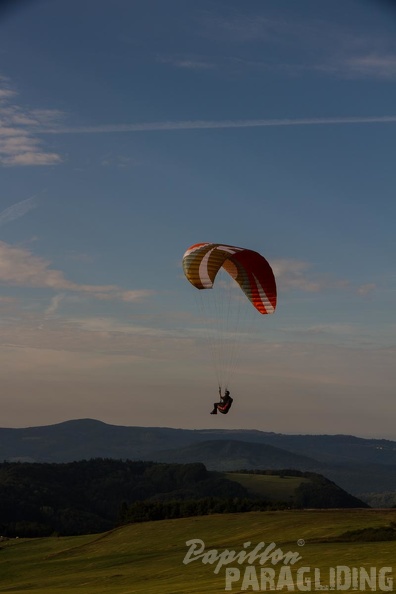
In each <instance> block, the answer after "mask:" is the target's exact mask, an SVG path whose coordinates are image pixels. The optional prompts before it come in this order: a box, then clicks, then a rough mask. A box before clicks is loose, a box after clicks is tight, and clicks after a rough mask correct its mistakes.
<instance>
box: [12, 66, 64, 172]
mask: <svg viewBox="0 0 396 594" xmlns="http://www.w3.org/2000/svg"><path fill="white" fill-rule="evenodd" d="M16 96H17V93H16V92H15V91H14V90H13V89H11V88H10V87H9V85H8V82H7V80H6V79H5V78H4V77H0V165H5V166H22V165H24V166H25V165H33V166H34V165H55V164H57V163H60V162H61V161H62V158H61V156H60V155H59V154H58V153H54V152H47V151H45V150H44V149H43V146H42V140H41V139H40V138H39V137H38V136H37V134H36V130H37V128H38V127H42V126H49V125H54V123H55V121H57V120H58V118H59V116H60V112H59V111H57V110H40V109H24V108H22V107H21V106H20V105H18V104H17V102H16V99H15V98H16Z"/></svg>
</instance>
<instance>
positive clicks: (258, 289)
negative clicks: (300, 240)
mask: <svg viewBox="0 0 396 594" xmlns="http://www.w3.org/2000/svg"><path fill="white" fill-rule="evenodd" d="M221 268H224V269H225V270H226V271H227V272H228V274H229V275H230V276H231V277H232V278H233V279H234V280H235V281H236V282H237V283H238V285H239V286H240V287H241V289H242V291H243V292H244V293H245V295H246V296H247V297H248V299H249V300H250V301H251V303H252V304H253V306H254V307H255V308H256V309H257V311H259V312H260V313H261V314H270V313H274V311H275V308H276V283H275V277H274V273H273V272H272V268H271V266H270V265H269V264H268V262H267V260H266V259H265V258H264V257H263V256H262V255H261V254H259V253H258V252H255V251H253V250H248V249H245V248H241V247H236V246H231V245H225V244H222V243H196V244H194V245H192V246H191V247H189V248H188V250H187V251H186V252H185V254H184V256H183V270H184V274H185V275H186V278H187V279H188V280H189V281H190V283H191V284H192V285H193V286H194V287H196V288H197V289H212V288H213V285H214V282H215V278H216V275H217V273H218V272H219V270H220V269H221Z"/></svg>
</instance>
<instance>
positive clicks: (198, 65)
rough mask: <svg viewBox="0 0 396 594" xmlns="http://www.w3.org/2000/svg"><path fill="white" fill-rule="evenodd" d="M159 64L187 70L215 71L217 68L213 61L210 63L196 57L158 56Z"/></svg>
mask: <svg viewBox="0 0 396 594" xmlns="http://www.w3.org/2000/svg"><path fill="white" fill-rule="evenodd" d="M157 62H160V63H161V64H169V65H171V66H174V67H175V68H182V69H185V70H213V69H214V68H217V65H216V64H215V63H214V62H213V61H210V62H209V61H208V60H206V59H202V58H201V57H196V56H158V58H157Z"/></svg>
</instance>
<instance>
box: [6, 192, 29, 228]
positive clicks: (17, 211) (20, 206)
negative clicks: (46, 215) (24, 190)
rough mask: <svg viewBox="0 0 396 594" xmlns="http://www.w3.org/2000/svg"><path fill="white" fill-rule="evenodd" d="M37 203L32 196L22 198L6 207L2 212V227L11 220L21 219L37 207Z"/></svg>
mask: <svg viewBox="0 0 396 594" xmlns="http://www.w3.org/2000/svg"><path fill="white" fill-rule="evenodd" d="M36 206H37V204H36V202H35V197H34V196H32V197H31V198H26V200H21V201H20V202H17V203H16V204H13V205H12V206H9V207H8V208H5V209H4V210H3V211H2V212H0V227H1V226H2V225H5V224H6V223H9V222H10V221H14V220H15V219H19V218H20V217H23V215H25V214H26V213H27V212H29V211H30V210H32V209H33V208H36Z"/></svg>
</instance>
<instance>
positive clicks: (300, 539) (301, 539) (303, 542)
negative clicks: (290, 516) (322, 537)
mask: <svg viewBox="0 0 396 594" xmlns="http://www.w3.org/2000/svg"><path fill="white" fill-rule="evenodd" d="M297 544H298V546H299V547H303V546H304V545H305V540H304V539H303V538H299V539H298V541H297Z"/></svg>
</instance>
